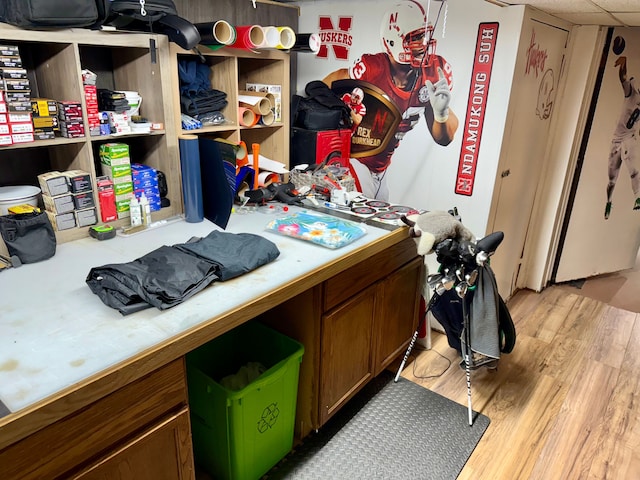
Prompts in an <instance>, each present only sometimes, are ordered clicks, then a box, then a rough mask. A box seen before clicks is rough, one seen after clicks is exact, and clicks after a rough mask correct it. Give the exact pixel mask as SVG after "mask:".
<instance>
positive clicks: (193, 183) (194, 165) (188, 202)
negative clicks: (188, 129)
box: [178, 135, 204, 223]
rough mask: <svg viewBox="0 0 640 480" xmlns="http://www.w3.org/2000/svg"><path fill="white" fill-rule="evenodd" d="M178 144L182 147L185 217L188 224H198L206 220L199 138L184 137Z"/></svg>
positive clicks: (193, 136) (181, 160) (181, 161)
mask: <svg viewBox="0 0 640 480" xmlns="http://www.w3.org/2000/svg"><path fill="white" fill-rule="evenodd" d="M178 143H179V146H180V170H181V171H182V196H183V200H184V216H185V220H186V221H187V222H189V223H198V222H201V221H202V220H203V219H204V209H203V206H202V177H201V174H200V149H199V147H198V137H197V135H182V136H180V138H179V139H178Z"/></svg>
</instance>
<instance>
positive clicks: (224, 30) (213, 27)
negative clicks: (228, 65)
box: [195, 20, 236, 45]
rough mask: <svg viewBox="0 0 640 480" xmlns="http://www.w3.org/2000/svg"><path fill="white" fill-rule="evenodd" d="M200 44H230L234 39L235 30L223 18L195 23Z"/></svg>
mask: <svg viewBox="0 0 640 480" xmlns="http://www.w3.org/2000/svg"><path fill="white" fill-rule="evenodd" d="M195 26H196V28H197V29H198V32H199V33H200V43H201V44H202V45H231V44H232V43H233V42H235V40H236V30H235V28H233V27H232V26H231V24H230V23H229V22H227V21H225V20H218V21H216V22H203V23H196V24H195Z"/></svg>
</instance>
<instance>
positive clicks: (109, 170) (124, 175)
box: [100, 163, 133, 183]
mask: <svg viewBox="0 0 640 480" xmlns="http://www.w3.org/2000/svg"><path fill="white" fill-rule="evenodd" d="M100 166H101V167H102V175H106V176H108V177H110V178H111V179H112V180H113V181H114V183H123V182H132V181H133V177H132V176H131V164H129V163H124V164H122V165H105V164H104V163H103V164H101V165H100Z"/></svg>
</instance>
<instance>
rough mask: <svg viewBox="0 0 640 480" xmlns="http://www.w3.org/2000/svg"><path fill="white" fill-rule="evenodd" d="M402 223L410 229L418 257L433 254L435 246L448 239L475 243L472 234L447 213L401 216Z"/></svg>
mask: <svg viewBox="0 0 640 480" xmlns="http://www.w3.org/2000/svg"><path fill="white" fill-rule="evenodd" d="M402 221H403V222H404V223H405V224H406V225H408V226H409V227H411V228H410V230H409V236H411V237H413V238H414V239H415V240H416V244H417V246H418V255H423V256H424V255H428V254H430V253H433V251H434V248H435V246H436V245H438V244H439V243H440V242H442V241H443V240H446V239H448V238H450V239H453V240H456V241H457V242H461V241H463V240H466V241H470V242H474V241H475V237H474V235H473V233H471V231H470V230H469V229H468V228H467V227H465V226H464V225H463V224H462V222H460V221H459V220H458V219H456V218H455V217H454V216H453V215H451V214H450V213H449V212H445V211H440V210H434V211H431V212H426V213H420V214H415V215H409V216H403V217H402Z"/></svg>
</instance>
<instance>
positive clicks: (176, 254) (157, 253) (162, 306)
mask: <svg viewBox="0 0 640 480" xmlns="http://www.w3.org/2000/svg"><path fill="white" fill-rule="evenodd" d="M279 255H280V251H279V250H278V247H277V246H276V245H275V244H274V243H273V242H271V241H269V240H267V239H266V238H263V237H260V236H259V235H254V234H250V233H238V234H234V233H229V232H220V231H212V232H211V233H210V234H209V235H207V236H206V237H204V238H199V239H192V240H190V241H189V242H187V243H182V244H177V245H174V246H162V247H160V248H158V249H156V250H154V251H152V252H150V253H148V254H146V255H144V256H142V257H140V258H138V259H136V260H134V261H132V262H128V263H119V264H108V265H103V266H101V267H94V268H92V269H91V270H90V272H89V275H88V276H87V279H86V282H87V284H88V285H89V288H90V289H91V291H92V292H93V293H95V294H96V295H98V297H100V299H101V300H102V302H103V303H104V304H105V305H107V306H109V307H111V308H115V309H116V310H118V311H119V312H120V313H121V314H122V315H129V314H131V313H135V312H138V311H140V310H144V309H146V308H150V307H156V308H158V309H159V310H166V309H168V308H171V307H173V306H175V305H178V304H180V303H182V302H184V301H185V300H187V299H188V298H190V297H192V296H193V295H195V294H196V293H198V292H200V291H202V290H203V289H204V288H206V287H207V286H208V285H210V284H211V283H213V282H215V281H217V280H220V281H224V280H230V279H232V278H235V277H237V276H240V275H242V274H244V273H247V272H249V271H251V270H254V269H256V268H258V267H260V266H262V265H265V264H267V263H269V262H271V261H273V260H275V259H276V258H277V257H278V256H279Z"/></svg>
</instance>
